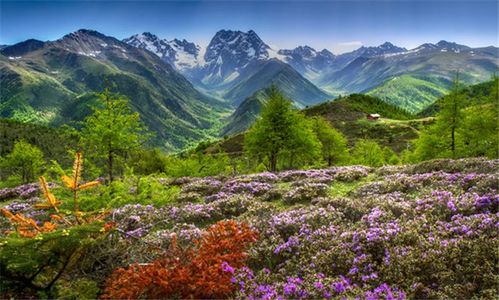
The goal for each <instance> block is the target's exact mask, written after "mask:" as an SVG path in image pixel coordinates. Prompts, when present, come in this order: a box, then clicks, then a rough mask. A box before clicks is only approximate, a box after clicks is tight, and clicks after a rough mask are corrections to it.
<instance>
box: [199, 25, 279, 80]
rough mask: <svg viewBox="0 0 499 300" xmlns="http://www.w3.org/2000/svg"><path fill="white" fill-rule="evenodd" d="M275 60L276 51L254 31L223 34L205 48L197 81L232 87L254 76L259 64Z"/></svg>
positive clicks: (231, 31) (223, 32)
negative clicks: (254, 70)
mask: <svg viewBox="0 0 499 300" xmlns="http://www.w3.org/2000/svg"><path fill="white" fill-rule="evenodd" d="M275 57H277V53H276V51H274V50H273V49H271V48H270V46H269V45H267V44H265V43H264V42H263V41H262V40H261V39H260V37H259V36H258V35H257V34H256V33H255V32H254V31H253V30H250V31H248V32H242V31H233V30H220V31H218V32H217V33H216V34H215V36H214V37H213V38H212V39H211V41H210V43H209V45H208V47H207V48H206V53H205V55H204V60H205V65H204V66H203V67H202V69H201V70H200V72H199V74H198V79H199V81H200V82H202V83H203V84H204V85H206V86H208V87H225V86H231V85H233V84H235V83H236V82H238V81H240V80H243V79H244V78H245V77H246V75H248V74H250V73H252V70H253V69H254V68H255V66H257V65H259V63H261V62H263V61H267V60H269V59H271V58H275Z"/></svg>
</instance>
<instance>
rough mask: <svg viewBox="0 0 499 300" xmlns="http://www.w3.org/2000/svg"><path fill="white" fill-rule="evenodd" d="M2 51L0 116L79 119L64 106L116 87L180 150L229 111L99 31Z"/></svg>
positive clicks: (159, 136) (148, 56)
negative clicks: (105, 88)
mask: <svg viewBox="0 0 499 300" xmlns="http://www.w3.org/2000/svg"><path fill="white" fill-rule="evenodd" d="M0 53H5V54H9V56H6V55H3V54H2V55H0V70H1V71H2V75H1V76H2V77H1V79H2V80H1V85H0V92H1V93H0V94H1V106H0V116H2V117H6V118H13V119H17V120H22V121H34V122H37V123H42V124H49V125H59V124H63V123H67V122H70V121H74V120H79V119H82V118H83V117H84V116H82V115H78V114H76V115H71V114H61V112H62V111H65V112H71V109H67V108H72V107H75V106H85V105H86V104H85V103H82V101H83V100H88V99H90V98H91V97H81V96H82V95H85V94H88V93H91V92H94V91H100V90H102V89H103V88H104V87H111V89H112V90H113V91H115V92H119V93H121V94H124V95H125V96H127V97H128V98H129V99H130V100H131V105H132V107H133V109H134V110H136V111H138V112H139V113H140V115H141V119H142V121H143V122H144V123H145V124H146V126H147V127H148V128H149V129H150V130H151V131H153V132H154V133H155V134H156V137H155V142H156V144H157V145H159V146H161V147H163V148H164V149H167V150H175V149H179V148H183V147H185V146H186V145H188V144H190V143H194V142H195V141H197V140H200V139H202V138H204V137H205V136H206V135H207V134H208V129H209V128H210V127H211V126H213V124H214V123H216V122H218V115H219V114H220V112H221V111H223V110H224V108H223V105H222V103H220V102H218V101H217V100H214V99H212V98H209V97H207V96H204V95H203V94H201V93H200V92H198V91H197V90H196V89H194V87H193V86H192V84H191V83H190V82H189V81H187V80H186V79H185V78H184V77H183V76H182V75H180V73H178V72H177V71H175V70H174V69H173V68H172V67H171V66H170V65H169V64H167V63H165V62H164V61H162V60H161V59H160V58H159V57H158V56H156V55H154V54H152V53H150V52H148V51H145V50H142V49H138V48H135V47H132V46H130V45H128V44H126V43H123V42H121V41H119V40H117V39H115V38H113V37H108V36H105V35H103V34H101V33H98V32H96V31H90V30H79V31H76V32H74V33H71V34H68V35H66V36H64V37H63V38H61V39H59V40H57V41H53V42H46V43H43V45H40V44H39V43H37V44H36V47H33V46H31V47H27V46H26V45H24V44H22V43H21V44H17V45H13V46H10V47H7V48H5V49H3V50H2V51H1V52H0ZM74 111H75V112H78V111H80V110H74Z"/></svg>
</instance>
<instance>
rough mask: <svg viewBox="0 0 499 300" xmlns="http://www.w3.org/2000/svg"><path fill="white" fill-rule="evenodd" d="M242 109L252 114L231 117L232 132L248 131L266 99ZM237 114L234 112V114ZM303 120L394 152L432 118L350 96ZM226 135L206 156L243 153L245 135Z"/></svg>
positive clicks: (373, 99)
mask: <svg viewBox="0 0 499 300" xmlns="http://www.w3.org/2000/svg"><path fill="white" fill-rule="evenodd" d="M247 100H248V101H245V102H243V104H242V105H244V106H246V107H249V110H248V111H250V112H251V113H248V114H245V113H244V112H242V111H241V112H239V113H240V114H239V115H237V116H235V114H233V115H232V117H231V119H229V120H231V121H233V123H230V124H232V126H233V128H238V129H242V128H246V129H247V128H249V126H250V125H251V124H249V122H247V120H245V119H244V117H248V116H250V117H254V116H255V111H257V109H260V107H261V105H262V104H263V103H264V102H265V95H264V94H262V93H259V94H258V93H257V94H255V95H254V96H252V97H250V98H248V99H247ZM236 112H237V110H236ZM302 112H303V113H304V114H305V115H306V116H309V117H313V116H320V117H323V118H325V119H326V120H328V121H329V122H330V123H331V125H332V126H333V127H335V128H337V129H338V130H340V131H341V132H342V133H343V134H344V135H345V136H346V137H347V139H348V142H349V145H350V146H353V144H354V143H355V142H356V141H357V140H359V139H372V140H375V141H376V142H378V143H379V144H381V145H383V146H388V147H390V148H392V149H393V150H394V151H396V152H401V151H402V150H404V149H406V148H407V146H408V144H409V143H410V142H411V141H412V140H413V139H415V138H417V137H418V130H419V128H420V127H421V126H422V125H423V124H427V123H429V122H432V121H433V119H432V118H423V119H415V116H414V115H412V114H411V113H409V112H407V111H405V110H403V109H401V108H399V107H397V106H394V105H391V104H388V103H386V102H384V101H383V100H381V99H379V98H376V97H372V96H368V95H361V94H352V95H350V96H348V97H343V98H340V99H337V100H332V101H328V102H325V103H321V104H318V105H315V106H312V107H309V108H307V109H304V110H303V111H302ZM371 113H377V114H380V115H381V119H380V120H378V121H369V120H367V119H366V115H367V114H371ZM254 118H255V120H256V117H254ZM224 129H225V130H226V131H225V134H226V135H229V132H230V134H235V135H233V136H232V137H229V138H227V139H224V140H223V141H220V142H218V143H215V144H214V145H212V146H211V147H209V148H208V149H207V152H217V151H218V149H220V148H221V149H222V150H223V151H225V152H227V153H233V154H239V153H241V152H242V151H243V143H244V133H243V132H242V131H239V132H238V131H237V130H231V127H230V126H229V125H226V127H224Z"/></svg>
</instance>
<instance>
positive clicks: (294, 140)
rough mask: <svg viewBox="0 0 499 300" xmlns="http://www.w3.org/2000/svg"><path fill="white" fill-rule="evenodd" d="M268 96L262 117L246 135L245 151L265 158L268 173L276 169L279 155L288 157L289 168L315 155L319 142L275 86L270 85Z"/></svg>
mask: <svg viewBox="0 0 499 300" xmlns="http://www.w3.org/2000/svg"><path fill="white" fill-rule="evenodd" d="M268 95H269V96H268V101H267V103H266V104H265V106H264V107H263V109H262V112H261V117H260V118H259V119H258V120H257V121H256V123H255V124H254V125H253V127H251V129H250V130H249V132H248V133H247V134H246V136H245V142H244V147H245V150H246V151H247V153H249V155H250V156H254V157H258V158H260V159H261V160H266V161H268V169H269V170H270V171H271V172H275V171H277V168H278V163H279V161H280V159H282V158H287V160H288V167H294V166H296V165H297V164H298V163H304V162H306V161H310V160H312V159H313V158H316V157H317V154H318V151H319V149H320V143H319V142H318V140H317V138H316V137H315V135H314V134H313V132H312V130H311V129H310V127H309V125H308V124H307V122H306V119H305V117H304V116H303V115H302V114H300V113H299V112H298V111H297V110H296V109H294V108H293V107H292V103H291V101H290V100H288V99H287V98H286V97H285V96H284V95H283V94H282V93H281V92H280V91H279V90H278V89H277V88H276V87H275V86H272V87H270V88H269V90H268Z"/></svg>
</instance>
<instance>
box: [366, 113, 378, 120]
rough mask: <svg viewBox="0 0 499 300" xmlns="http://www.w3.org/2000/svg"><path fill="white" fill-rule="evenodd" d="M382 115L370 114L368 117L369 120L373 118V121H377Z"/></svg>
mask: <svg viewBox="0 0 499 300" xmlns="http://www.w3.org/2000/svg"><path fill="white" fill-rule="evenodd" d="M379 117H380V115H379V114H368V115H367V116H366V118H367V119H368V120H372V121H376V120H377V119H379Z"/></svg>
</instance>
